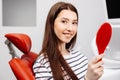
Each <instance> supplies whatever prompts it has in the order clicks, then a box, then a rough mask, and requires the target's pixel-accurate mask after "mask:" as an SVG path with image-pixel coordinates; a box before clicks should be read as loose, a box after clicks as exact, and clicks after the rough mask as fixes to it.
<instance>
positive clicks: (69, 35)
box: [64, 33, 72, 37]
mask: <svg viewBox="0 0 120 80" xmlns="http://www.w3.org/2000/svg"><path fill="white" fill-rule="evenodd" d="M64 35H65V36H67V37H71V36H72V34H70V33H64Z"/></svg>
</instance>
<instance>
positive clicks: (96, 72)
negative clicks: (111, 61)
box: [33, 2, 103, 80]
mask: <svg viewBox="0 0 120 80" xmlns="http://www.w3.org/2000/svg"><path fill="white" fill-rule="evenodd" d="M77 28H78V12H77V9H76V8H75V7H74V6H73V5H72V4H70V3H66V2H58V3H56V4H55V5H53V6H52V8H51V9H50V11H49V13H48V16H47V20H46V26H45V34H44V40H43V45H42V50H41V52H40V53H39V57H38V58H37V60H36V61H35V63H34V65H33V70H34V73H35V78H36V80H98V79H99V78H100V76H101V75H102V74H103V67H102V66H101V65H102V64H103V62H102V61H98V60H99V59H101V58H102V56H103V55H100V56H97V57H96V58H94V59H93V60H91V62H90V63H89V64H88V60H87V58H86V57H85V56H84V55H83V54H81V53H80V50H79V49H73V47H74V45H75V42H76V36H77Z"/></svg>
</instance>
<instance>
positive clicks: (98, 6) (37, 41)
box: [0, 0, 106, 80]
mask: <svg viewBox="0 0 120 80" xmlns="http://www.w3.org/2000/svg"><path fill="white" fill-rule="evenodd" d="M57 1H59V0H52V1H51V0H43V1H41V0H37V26H35V27H17V26H16V27H13V26H8V27H3V26H2V6H0V51H1V53H0V54H1V55H0V79H1V80H15V77H14V75H13V73H12V71H11V69H10V67H9V65H8V62H9V60H10V59H11V56H10V55H9V54H8V49H7V47H6V45H5V44H4V41H5V37H4V35H5V34H6V33H10V32H21V33H26V34H28V35H29V36H30V37H31V39H32V43H33V44H32V51H35V52H37V53H38V52H39V50H40V48H41V43H42V37H43V32H44V23H45V19H46V16H47V12H48V10H49V8H50V7H51V6H52V5H53V4H54V3H55V2H57ZM60 1H61V0H60ZM63 1H69V2H72V3H73V4H75V6H76V7H77V9H78V12H79V18H80V19H79V30H78V41H77V45H79V46H80V47H81V48H82V52H83V53H84V54H85V55H86V56H87V57H88V58H89V59H90V58H91V57H92V56H93V52H92V48H91V41H92V39H93V37H94V36H95V33H96V31H97V29H98V28H99V26H100V25H101V24H102V23H103V22H104V21H105V18H106V15H105V7H104V6H105V5H104V0H63ZM0 5H2V0H0Z"/></svg>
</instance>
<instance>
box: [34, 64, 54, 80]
mask: <svg viewBox="0 0 120 80" xmlns="http://www.w3.org/2000/svg"><path fill="white" fill-rule="evenodd" d="M33 72H34V74H35V79H36V80H52V74H51V71H50V70H48V68H47V67H46V66H45V65H43V64H41V63H39V62H35V64H34V65H33Z"/></svg>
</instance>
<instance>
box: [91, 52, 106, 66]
mask: <svg viewBox="0 0 120 80" xmlns="http://www.w3.org/2000/svg"><path fill="white" fill-rule="evenodd" d="M103 56H104V54H100V55H98V56H96V57H95V58H93V59H92V61H91V62H92V63H93V64H95V63H97V62H98V61H99V60H100V59H102V57H103Z"/></svg>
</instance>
